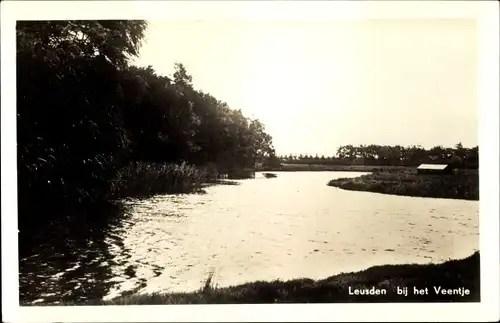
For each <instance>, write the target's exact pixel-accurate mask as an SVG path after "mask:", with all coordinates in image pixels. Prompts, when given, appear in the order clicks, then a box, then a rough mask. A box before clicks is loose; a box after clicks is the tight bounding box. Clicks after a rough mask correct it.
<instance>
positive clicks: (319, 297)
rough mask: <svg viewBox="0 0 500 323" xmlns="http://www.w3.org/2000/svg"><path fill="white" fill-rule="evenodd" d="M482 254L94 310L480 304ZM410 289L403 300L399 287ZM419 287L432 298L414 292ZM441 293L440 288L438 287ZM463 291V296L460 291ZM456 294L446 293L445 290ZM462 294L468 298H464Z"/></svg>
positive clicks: (125, 300)
mask: <svg viewBox="0 0 500 323" xmlns="http://www.w3.org/2000/svg"><path fill="white" fill-rule="evenodd" d="M479 259H480V257H479V252H475V253H474V254H473V255H471V256H469V257H467V258H465V259H460V260H449V261H447V262H444V263H441V264H426V265H420V264H406V265H384V266H375V267H371V268H368V269H366V270H363V271H359V272H354V273H342V274H339V275H335V276H332V277H329V278H326V279H322V280H316V281H315V280H312V279H294V280H289V281H279V280H277V281H273V282H261V281H258V282H252V283H247V284H243V285H239V286H232V287H226V288H216V287H207V286H204V288H202V289H201V290H200V291H198V292H193V293H172V294H145V295H128V296H122V297H118V298H115V299H113V300H110V301H94V302H92V303H91V304H90V305H98V304H100V305H140V304H142V305H146V304H147V305H154V304H160V305H164V304H234V303H240V304H241V303H244V304H249V303H348V302H358V303H359V302H366V303H376V302H448V301H466V302H478V301H479V300H480V284H479V281H480V270H479ZM398 287H399V288H400V289H401V290H402V288H403V287H407V288H408V295H407V296H403V295H398V294H397V290H396V289H397V288H398ZM414 287H416V288H417V289H419V290H421V291H425V289H427V293H425V292H422V294H420V293H414ZM439 287H440V289H439V291H438V292H436V288H439ZM460 287H463V289H461V290H460V291H458V290H457V289H458V288H460ZM370 289H372V290H379V291H381V290H382V289H384V290H386V291H387V293H386V294H385V295H356V294H354V293H355V291H356V290H357V291H361V290H370ZM449 289H451V290H453V291H454V292H453V291H452V292H451V293H449V294H443V290H445V292H448V290H449ZM462 291H463V293H462Z"/></svg>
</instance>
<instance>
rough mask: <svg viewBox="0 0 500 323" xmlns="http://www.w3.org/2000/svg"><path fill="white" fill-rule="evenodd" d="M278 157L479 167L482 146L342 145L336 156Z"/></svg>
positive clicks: (334, 162)
mask: <svg viewBox="0 0 500 323" xmlns="http://www.w3.org/2000/svg"><path fill="white" fill-rule="evenodd" d="M278 158H279V160H280V162H281V163H288V164H294V163H295V164H312V163H314V164H324V165H329V164H330V165H370V166H377V165H387V166H417V165H419V164H422V163H450V164H453V165H455V166H456V167H460V168H475V169H477V168H478V167H479V147H478V146H476V147H472V148H465V147H463V145H462V144H461V143H458V144H457V145H455V147H449V148H444V147H442V146H435V147H432V148H430V149H425V148H423V147H422V146H408V147H403V146H384V145H360V146H353V145H345V146H340V147H339V148H338V149H337V153H336V155H334V156H326V157H325V156H324V155H322V156H319V155H315V156H312V155H308V154H299V155H294V154H289V155H280V156H278Z"/></svg>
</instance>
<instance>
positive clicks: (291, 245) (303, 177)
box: [21, 172, 479, 304]
mask: <svg viewBox="0 0 500 323" xmlns="http://www.w3.org/2000/svg"><path fill="white" fill-rule="evenodd" d="M276 173H277V174H278V178H272V179H266V178H264V176H262V175H261V174H257V176H256V179H252V180H238V181H236V182H238V183H239V185H217V186H211V187H208V188H207V189H206V191H207V194H202V195H200V194H193V195H177V196H157V197H154V198H151V199H148V200H143V201H128V202H126V204H127V206H128V209H127V211H126V214H125V216H122V217H120V218H119V219H120V220H115V222H113V223H106V224H105V225H103V224H102V223H98V227H99V228H101V229H100V230H94V232H93V233H92V234H91V235H90V236H87V237H79V240H78V241H80V242H74V241H73V240H75V239H76V238H75V237H74V236H73V235H72V234H70V233H68V232H67V233H66V235H64V234H59V236H58V238H57V237H56V238H54V239H53V240H52V242H51V243H48V244H47V245H46V246H45V247H44V246H41V247H40V248H39V249H41V250H44V252H39V251H36V250H34V251H33V256H32V257H31V258H29V259H24V260H22V261H21V272H22V275H21V297H22V299H23V300H24V301H25V302H26V303H35V304H36V303H37V302H53V303H54V302H55V303H57V302H60V301H68V300H69V301H72V300H85V299H90V298H102V299H109V298H112V297H115V296H119V295H121V294H122V293H123V292H139V293H150V292H177V291H193V290H197V289H199V288H200V287H202V286H203V284H204V282H205V281H206V279H207V276H208V275H209V273H211V272H213V273H214V277H213V280H212V282H213V283H215V284H217V285H218V286H220V287H223V286H228V285H235V284H241V283H245V282H249V281H256V280H274V279H278V278H279V279H292V278H299V277H308V278H313V279H319V278H326V277H328V276H331V275H334V274H338V273H341V272H348V271H355V270H361V269H365V268H367V267H370V266H373V265H381V264H398V263H431V262H443V261H446V260H449V259H452V258H463V257H466V256H469V255H470V254H471V253H473V252H474V251H476V250H478V245H479V229H478V222H479V217H478V209H479V203H478V202H477V201H464V200H451V199H430V198H415V197H404V196H392V195H384V194H375V193H369V192H355V191H346V190H341V189H337V188H334V187H329V186H327V185H326V184H327V183H328V181H330V180H331V179H334V178H339V177H355V176H359V175H361V173H352V172H346V173H343V172H276ZM101 222H102V221H101ZM87 225H89V224H88V221H87ZM66 231H67V230H66ZM87 231H88V230H82V229H80V230H79V232H87ZM82 234H83V233H82ZM54 241H59V243H57V242H54ZM61 241H65V242H64V243H61ZM71 241H73V242H71ZM82 241H84V242H82ZM61 245H63V247H61ZM49 246H50V248H49ZM56 246H58V247H56ZM58 249H59V250H58ZM23 286H24V287H23ZM35 286H36V288H35Z"/></svg>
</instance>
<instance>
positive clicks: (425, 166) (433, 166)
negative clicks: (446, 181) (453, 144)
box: [417, 164, 449, 170]
mask: <svg viewBox="0 0 500 323" xmlns="http://www.w3.org/2000/svg"><path fill="white" fill-rule="evenodd" d="M448 166H449V165H448V164H422V165H420V166H418V167H417V169H432V170H445V169H446V167H448Z"/></svg>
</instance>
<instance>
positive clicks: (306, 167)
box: [262, 164, 407, 172]
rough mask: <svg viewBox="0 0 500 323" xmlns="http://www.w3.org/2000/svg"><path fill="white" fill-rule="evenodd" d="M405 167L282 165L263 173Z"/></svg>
mask: <svg viewBox="0 0 500 323" xmlns="http://www.w3.org/2000/svg"><path fill="white" fill-rule="evenodd" d="M406 168H407V167H405V166H366V165H320V164H281V167H264V168H263V169H262V170H263V171H285V172H300V171H320V172H321V171H323V172H326V171H329V172H378V171H398V170H403V169H406Z"/></svg>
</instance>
